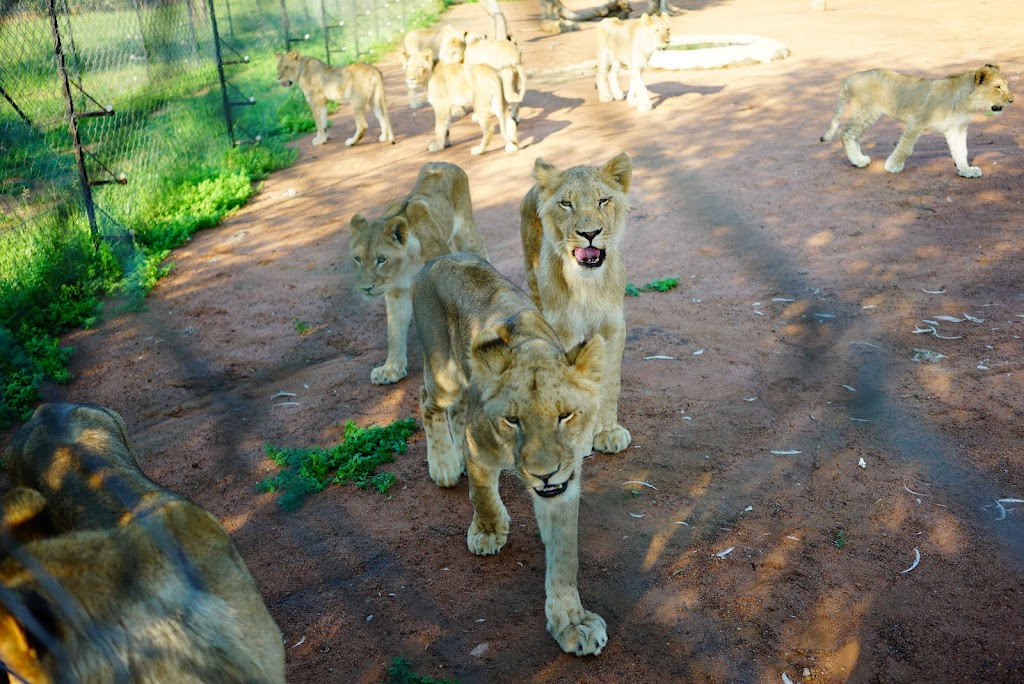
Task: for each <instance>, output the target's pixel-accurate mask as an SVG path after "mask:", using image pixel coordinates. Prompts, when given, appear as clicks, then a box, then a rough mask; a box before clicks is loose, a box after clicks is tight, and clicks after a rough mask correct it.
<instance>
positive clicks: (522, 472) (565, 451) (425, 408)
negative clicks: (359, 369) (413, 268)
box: [413, 254, 608, 655]
mask: <svg viewBox="0 0 1024 684" xmlns="http://www.w3.org/2000/svg"><path fill="white" fill-rule="evenodd" d="M413 311H414V312H415V316H416V330H417V331H418V332H419V336H420V342H421V343H422V344H423V389H422V390H421V392H420V408H421V411H422V414H423V429H424V432H426V437H427V462H428V464H429V467H430V477H431V478H432V479H433V480H434V482H436V483H437V484H438V485H440V486H442V487H450V486H452V485H454V484H456V483H457V482H458V480H459V474H460V473H461V472H462V470H463V469H465V471H466V474H467V476H468V479H469V498H470V501H472V502H473V522H472V523H471V524H470V526H469V531H468V532H467V533H466V543H467V545H468V546H469V550H470V551H472V552H473V553H475V554H477V555H481V556H487V555H491V554H495V553H498V551H500V550H501V548H502V547H503V546H504V545H505V542H506V540H507V539H508V532H509V522H510V518H509V515H508V511H507V510H506V509H505V504H503V503H502V501H501V497H500V496H499V494H498V476H499V475H500V474H501V471H502V470H506V469H511V470H514V471H515V473H516V475H518V476H519V479H520V480H522V481H523V483H524V484H525V485H526V486H527V488H528V489H529V490H530V492H531V494H532V497H533V508H534V512H535V513H536V516H537V526H538V527H539V528H540V536H541V539H542V540H543V542H544V549H545V555H546V557H547V569H546V572H545V580H544V584H545V588H546V594H547V600H546V601H545V605H544V612H545V614H546V616H547V626H548V632H550V633H551V636H553V637H554V638H555V640H556V641H557V642H558V644H559V646H561V647H562V649H563V650H565V651H566V652H568V653H573V654H575V655H591V654H592V655H597V654H599V653H600V652H601V649H602V648H604V646H605V644H606V643H607V641H608V637H607V634H606V629H605V622H604V620H603V619H602V618H601V616H600V615H597V614H595V613H592V612H590V611H588V610H586V609H584V608H583V605H582V603H581V602H580V594H579V590H578V589H577V584H576V575H577V571H578V569H579V558H578V555H577V554H578V526H579V505H580V478H581V476H582V471H583V457H584V456H585V455H586V454H589V453H590V445H591V441H592V439H593V437H592V432H593V429H594V420H595V418H596V417H597V416H596V412H597V407H598V393H599V392H600V388H601V385H600V380H601V374H602V366H603V364H604V358H605V355H604V340H603V339H602V338H601V337H600V336H599V335H598V336H595V337H593V338H591V339H590V340H588V341H587V342H585V343H582V344H577V345H574V346H573V347H571V348H570V349H569V351H566V349H565V348H564V347H563V346H562V344H561V342H559V340H558V336H557V335H555V332H554V331H553V330H552V329H551V326H550V325H548V323H547V322H546V321H545V320H544V317H543V316H541V314H540V311H538V310H537V307H536V306H534V304H533V302H531V301H530V298H529V297H528V296H527V295H526V293H525V292H523V291H522V290H521V289H519V288H518V287H516V286H515V285H514V284H513V283H512V282H511V281H509V280H508V279H506V278H505V277H504V276H502V275H501V274H499V273H498V272H497V271H495V270H494V268H492V267H491V265H490V264H488V263H487V262H486V261H484V260H483V259H481V258H480V257H478V256H475V255H472V254H453V255H451V256H445V257H440V258H438V259H435V260H434V261H431V262H430V263H428V264H427V265H426V266H424V267H423V270H421V271H420V272H419V274H418V275H417V276H416V280H415V283H414V285H413Z"/></svg>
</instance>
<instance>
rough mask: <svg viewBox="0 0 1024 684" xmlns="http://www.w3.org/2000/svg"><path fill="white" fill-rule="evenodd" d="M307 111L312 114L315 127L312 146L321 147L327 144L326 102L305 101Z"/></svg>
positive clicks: (322, 100) (316, 100)
mask: <svg viewBox="0 0 1024 684" xmlns="http://www.w3.org/2000/svg"><path fill="white" fill-rule="evenodd" d="M307 102H308V103H309V109H310V111H312V112H313V123H314V124H315V125H316V135H315V136H313V141H312V143H313V144H314V145H323V144H324V143H325V142H327V100H325V99H323V98H322V97H321V98H312V99H307Z"/></svg>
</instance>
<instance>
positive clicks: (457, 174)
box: [348, 162, 487, 385]
mask: <svg viewBox="0 0 1024 684" xmlns="http://www.w3.org/2000/svg"><path fill="white" fill-rule="evenodd" d="M350 228H351V230H352V233H351V238H350V239H349V245H348V248H349V252H351V254H352V261H353V263H354V265H355V269H356V283H357V287H358V288H359V291H360V292H361V293H362V294H363V295H364V296H366V297H379V296H381V295H384V303H385V305H386V306H387V314H388V357H387V360H386V361H384V365H383V366H377V367H376V368H374V369H373V371H372V372H371V373H370V382H372V383H373V384H375V385H388V384H391V383H393V382H398V381H399V380H401V379H402V378H404V377H405V374H406V372H407V371H406V366H407V365H408V358H407V355H406V336H407V334H408V332H409V322H410V321H412V302H411V301H410V299H409V288H410V287H411V286H412V279H413V276H415V275H416V272H417V271H418V270H420V267H421V266H423V264H424V263H425V262H426V261H428V260H430V259H433V258H434V257H436V256H441V255H442V254H450V253H451V252H476V253H477V254H480V255H482V256H484V257H485V258H486V257H487V248H486V247H485V246H484V240H483V238H482V237H480V233H479V232H478V231H477V229H476V222H475V221H474V220H473V200H472V199H471V198H470V196H469V177H468V176H466V172H465V171H463V170H462V169H460V168H459V167H458V166H456V165H455V164H449V163H448V162H431V163H427V164H424V165H423V167H422V168H421V169H420V174H419V177H418V178H417V179H416V185H414V186H413V188H412V192H410V193H409V195H408V196H407V197H403V198H402V199H397V200H395V201H394V202H392V203H391V204H390V205H389V206H388V208H387V209H385V210H384V215H383V216H381V217H380V218H379V219H376V220H374V221H367V220H366V219H365V218H363V216H362V215H361V214H356V215H355V216H353V217H352V221H351V223H350Z"/></svg>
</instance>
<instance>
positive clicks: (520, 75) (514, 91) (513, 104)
mask: <svg viewBox="0 0 1024 684" xmlns="http://www.w3.org/2000/svg"><path fill="white" fill-rule="evenodd" d="M500 73H501V87H502V89H503V90H504V91H505V101H506V102H508V106H509V110H510V111H511V113H512V118H513V119H515V120H516V121H519V105H520V104H521V103H522V101H523V95H524V94H525V93H526V69H524V68H523V65H522V64H515V65H513V64H509V65H508V66H505V67H502V68H501V71H500Z"/></svg>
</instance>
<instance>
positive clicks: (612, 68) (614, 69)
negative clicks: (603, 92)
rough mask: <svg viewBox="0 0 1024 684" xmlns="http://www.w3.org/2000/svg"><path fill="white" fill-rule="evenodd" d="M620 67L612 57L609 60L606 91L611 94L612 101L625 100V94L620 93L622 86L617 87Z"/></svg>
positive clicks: (619, 63)
mask: <svg viewBox="0 0 1024 684" xmlns="http://www.w3.org/2000/svg"><path fill="white" fill-rule="evenodd" d="M621 66H622V64H621V62H619V60H617V59H615V58H614V57H612V58H611V61H610V62H609V66H608V90H609V91H610V92H611V94H612V99H613V100H624V99H626V96H625V94H623V92H622V86H620V85H619V68H620V67H621Z"/></svg>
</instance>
